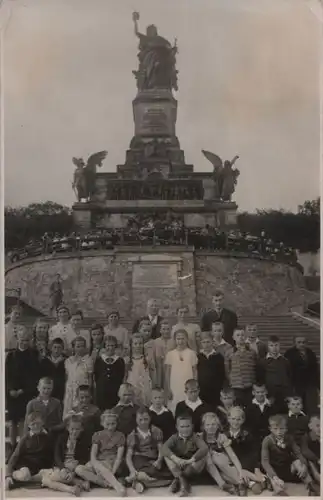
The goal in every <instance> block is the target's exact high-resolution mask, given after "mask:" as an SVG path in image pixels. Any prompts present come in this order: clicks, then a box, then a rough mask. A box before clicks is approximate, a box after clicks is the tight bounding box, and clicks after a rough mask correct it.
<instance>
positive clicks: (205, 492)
mask: <svg viewBox="0 0 323 500" xmlns="http://www.w3.org/2000/svg"><path fill="white" fill-rule="evenodd" d="M287 491H288V494H289V495H290V496H295V497H303V496H307V492H306V490H305V488H304V486H303V485H298V484H290V485H288V489H287ZM67 496H68V495H66V493H60V492H56V491H55V492H54V491H50V490H48V489H46V488H39V489H34V490H32V489H29V488H28V489H27V488H20V489H15V490H12V491H9V492H6V497H7V498H33V497H35V498H62V497H67ZM128 496H129V497H136V496H138V494H136V493H135V491H134V490H132V489H131V488H129V489H128ZM141 496H143V497H167V496H172V497H173V496H174V495H170V494H169V491H168V489H167V488H152V489H150V490H147V491H146V492H145V493H144V494H143V495H141ZM190 496H191V497H195V498H197V497H228V496H229V495H228V494H226V493H223V491H221V490H220V489H219V488H217V487H214V486H211V485H207V486H200V485H199V486H193V488H192V493H191V495H190ZM250 496H254V495H252V493H250ZM260 496H262V497H272V493H271V492H269V491H264V492H263V493H262V494H261V495H260ZM82 497H89V498H103V497H110V498H113V497H115V495H114V492H113V491H111V490H106V489H103V488H101V489H100V488H94V489H93V490H91V492H90V493H82Z"/></svg>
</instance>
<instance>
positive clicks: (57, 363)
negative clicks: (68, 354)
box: [40, 337, 66, 405]
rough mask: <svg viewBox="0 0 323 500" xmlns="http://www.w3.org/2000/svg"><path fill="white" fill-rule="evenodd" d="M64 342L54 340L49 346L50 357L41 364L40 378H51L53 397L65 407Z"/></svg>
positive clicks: (58, 339) (57, 339)
mask: <svg viewBox="0 0 323 500" xmlns="http://www.w3.org/2000/svg"><path fill="white" fill-rule="evenodd" d="M63 352H64V342H63V340H62V339H61V338H59V337H58V338H56V339H54V340H53V341H52V342H51V344H50V346H49V355H48V356H47V357H46V358H45V359H43V360H42V361H41V362H40V372H41V373H40V376H41V377H49V378H50V379H52V381H53V392H52V397H53V398H56V399H58V400H59V401H60V402H61V404H62V405H63V400H64V394H65V380H66V372H65V361H66V358H65V356H64V354H63Z"/></svg>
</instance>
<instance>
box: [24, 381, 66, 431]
mask: <svg viewBox="0 0 323 500" xmlns="http://www.w3.org/2000/svg"><path fill="white" fill-rule="evenodd" d="M53 387H54V384H53V381H52V380H51V379H50V378H48V377H44V378H41V379H40V381H39V382H38V393H39V394H38V397H37V398H35V399H32V400H31V401H29V403H28V404H27V408H26V417H25V427H24V430H25V432H28V416H29V414H30V413H34V412H37V413H39V414H40V415H42V417H43V421H44V428H45V429H46V430H47V431H48V432H50V431H52V432H55V431H60V430H62V429H63V428H64V425H63V422H62V414H63V410H62V405H61V403H60V401H59V400H58V399H55V398H53V397H52V392H53Z"/></svg>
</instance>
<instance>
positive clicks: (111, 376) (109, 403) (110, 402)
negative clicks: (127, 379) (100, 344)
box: [94, 335, 125, 411]
mask: <svg viewBox="0 0 323 500" xmlns="http://www.w3.org/2000/svg"><path fill="white" fill-rule="evenodd" d="M116 349H117V339H116V338H115V337H112V335H108V336H107V337H105V350H104V351H103V352H101V354H100V356H99V357H97V359H96V361H95V363H94V381H95V402H96V404H97V406H98V407H99V408H100V410H101V411H103V410H106V409H108V408H113V407H114V406H115V405H116V404H117V402H118V392H119V389H120V386H121V384H122V382H123V380H124V376H125V362H124V360H123V359H122V358H120V357H119V356H117V355H116Z"/></svg>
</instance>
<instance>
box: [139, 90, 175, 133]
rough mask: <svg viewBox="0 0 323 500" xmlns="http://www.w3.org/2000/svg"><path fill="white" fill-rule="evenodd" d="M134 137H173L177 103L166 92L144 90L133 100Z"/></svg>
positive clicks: (168, 92) (169, 93)
mask: <svg viewBox="0 0 323 500" xmlns="http://www.w3.org/2000/svg"><path fill="white" fill-rule="evenodd" d="M133 116H134V122H135V136H136V137H173V136H175V135H176V133H175V124H176V118H177V101H176V99H175V98H174V97H173V95H172V93H171V92H170V91H167V90H151V91H150V90H146V91H142V92H140V93H138V95H137V97H136V98H135V99H134V100H133Z"/></svg>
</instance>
